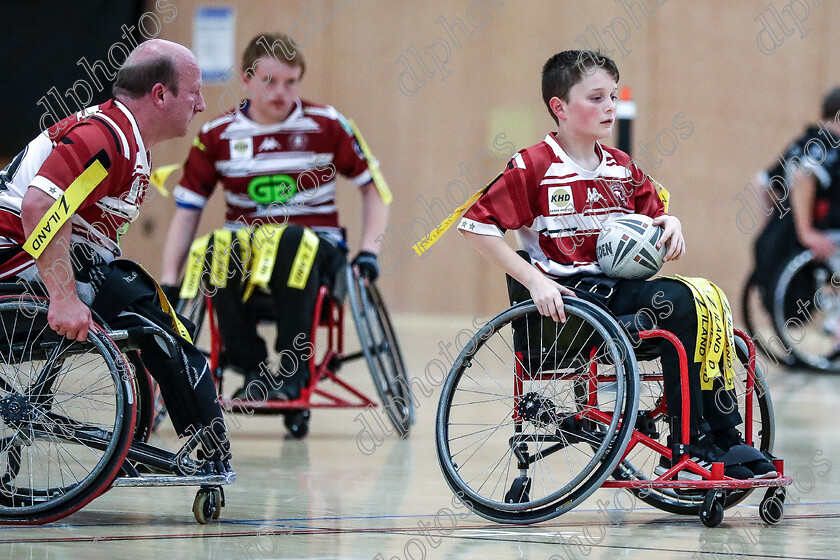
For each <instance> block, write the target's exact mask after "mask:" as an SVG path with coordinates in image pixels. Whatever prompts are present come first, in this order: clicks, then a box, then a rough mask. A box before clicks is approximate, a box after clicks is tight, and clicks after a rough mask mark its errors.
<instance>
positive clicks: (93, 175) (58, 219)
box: [23, 160, 108, 259]
mask: <svg viewBox="0 0 840 560" xmlns="http://www.w3.org/2000/svg"><path fill="white" fill-rule="evenodd" d="M107 176H108V172H107V171H105V168H104V167H103V166H102V163H101V162H100V161H99V160H95V161H94V162H93V163H92V164H91V165H90V167H88V168H87V169H85V170H84V171H83V172H82V174H81V175H79V176H78V177H76V179H75V180H74V181H73V182H72V183H70V186H69V187H67V190H66V191H64V193H62V195H61V196H60V197H58V200H56V201H55V202H54V203H53V205H52V206H50V209H49V210H47V213H46V214H44V217H43V218H41V221H40V222H38V225H37V226H36V227H35V229H34V230H32V234H31V235H30V236H29V238H28V239H27V240H26V243H24V244H23V250H24V251H26V252H27V253H29V254H30V255H32V256H33V257H35V258H36V259H37V258H38V257H40V256H41V253H43V252H44V249H45V248H46V247H47V245H49V244H50V241H52V239H53V237H55V234H56V233H58V230H59V229H61V226H63V225H64V222H66V221H67V220H68V219H70V217H71V216H72V215H73V213H74V212H75V211H76V209H77V208H78V207H79V206H81V204H82V202H84V200H85V199H86V198H87V197H88V195H89V194H90V193H92V192H93V189H95V188H96V187H97V186H98V185H99V183H101V182H102V180H103V179H105V177H107Z"/></svg>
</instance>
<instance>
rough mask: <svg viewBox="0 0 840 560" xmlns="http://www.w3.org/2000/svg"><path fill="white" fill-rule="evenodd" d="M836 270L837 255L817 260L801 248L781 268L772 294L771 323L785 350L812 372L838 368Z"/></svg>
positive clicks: (839, 270) (838, 270)
mask: <svg viewBox="0 0 840 560" xmlns="http://www.w3.org/2000/svg"><path fill="white" fill-rule="evenodd" d="M835 240H836V241H838V240H840V239H836V238H835ZM838 273H840V258H839V257H838V256H833V257H831V258H830V259H828V261H820V260H818V259H816V258H815V257H814V255H813V253H812V252H811V251H809V250H805V251H802V252H801V253H799V254H797V255H796V256H794V257H793V258H792V259H791V260H790V261H789V262H788V264H787V265H786V266H785V267H784V269H782V272H781V274H780V275H779V280H778V282H777V284H776V289H775V291H774V293H773V323H774V325H775V328H776V331H777V332H778V334H779V337H780V338H781V340H782V342H783V343H784V345H785V350H786V351H787V352H789V354H790V355H792V356H793V358H795V359H796V360H798V361H799V362H800V363H802V364H804V365H806V366H808V367H809V368H812V369H814V370H816V371H825V372H838V371H840V284H838V283H837V282H836V281H835V278H836V277H837V275H838ZM794 299H795V303H794ZM794 305H795V309H794V308H793V306H794Z"/></svg>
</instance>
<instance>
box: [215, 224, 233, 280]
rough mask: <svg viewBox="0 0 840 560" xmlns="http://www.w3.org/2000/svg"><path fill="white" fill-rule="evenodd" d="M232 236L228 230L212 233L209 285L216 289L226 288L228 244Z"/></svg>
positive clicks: (228, 265)
mask: <svg viewBox="0 0 840 560" xmlns="http://www.w3.org/2000/svg"><path fill="white" fill-rule="evenodd" d="M232 241H233V234H232V232H231V231H230V230H228V229H217V230H216V231H214V232H213V260H212V265H211V268H210V285H211V286H216V287H217V288H225V287H227V279H228V270H230V244H231V242H232Z"/></svg>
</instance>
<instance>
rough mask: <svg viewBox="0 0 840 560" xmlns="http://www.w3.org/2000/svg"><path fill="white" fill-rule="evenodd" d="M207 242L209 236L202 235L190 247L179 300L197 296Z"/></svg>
mask: <svg viewBox="0 0 840 560" xmlns="http://www.w3.org/2000/svg"><path fill="white" fill-rule="evenodd" d="M209 242H210V235H209V234H208V235H202V236H201V237H199V238H198V239H196V240H195V241H193V243H192V245H190V256H189V261H188V262H187V271H186V272H185V273H184V281H183V282H182V283H181V292H180V293H179V294H178V295H179V297H180V298H181V299H193V298H195V297H196V296H197V295H198V287H199V285H200V284H201V273H202V272H204V256H205V254H206V253H207V244H208V243H209Z"/></svg>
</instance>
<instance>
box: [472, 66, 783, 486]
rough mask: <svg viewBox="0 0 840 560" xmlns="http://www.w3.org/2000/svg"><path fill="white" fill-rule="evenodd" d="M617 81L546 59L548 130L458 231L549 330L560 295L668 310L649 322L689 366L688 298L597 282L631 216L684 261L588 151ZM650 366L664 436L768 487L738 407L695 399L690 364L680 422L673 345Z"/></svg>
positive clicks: (635, 183) (637, 178)
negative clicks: (606, 253) (605, 239)
mask: <svg viewBox="0 0 840 560" xmlns="http://www.w3.org/2000/svg"><path fill="white" fill-rule="evenodd" d="M618 79H619V73H618V68H617V67H616V65H615V63H614V62H613V61H612V60H611V59H609V58H608V57H606V56H603V55H601V54H600V53H597V52H592V51H564V52H561V53H558V54H556V55H554V56H552V57H551V58H550V59H549V60H548V61H547V62H546V63H545V65H544V67H543V72H542V95H543V100H544V101H545V104H546V106H547V107H548V111H549V113H550V114H551V116H552V118H553V119H554V120H555V122H556V123H557V130H556V131H555V132H552V133H550V134H548V135H547V136H546V137H545V139H544V140H543V141H542V142H540V143H539V144H536V145H534V146H531V147H528V148H525V149H524V150H521V151H520V152H519V153H517V154H516V155H515V156H514V157H513V159H511V161H510V162H509V163H508V165H507V168H506V169H505V170H504V172H503V173H502V174H501V176H500V178H499V179H498V180H497V181H495V182H494V183H492V184H491V185H490V186H489V188H488V189H487V190H486V191H485V192H484V193H483V195H482V196H481V197H480V198H479V199H478V200H477V201H476V202H475V204H473V205H472V206H471V207H470V208H469V210H468V211H467V212H466V214H465V215H464V217H463V219H462V220H461V222H460V223H459V226H458V228H459V229H460V230H461V232H462V233H463V234H464V236H465V237H466V238H467V240H468V241H469V242H470V243H471V244H472V245H473V246H474V247H475V248H476V249H477V250H478V251H479V253H481V254H482V255H483V256H485V257H486V258H487V259H489V260H490V261H492V262H494V263H495V264H497V265H498V266H500V267H501V268H502V269H504V270H505V272H507V274H508V275H509V276H510V277H512V278H513V279H514V280H515V281H517V282H519V283H520V284H521V285H522V286H524V287H525V288H527V290H528V292H530V295H531V298H532V299H533V301H534V303H535V304H536V307H537V309H538V311H539V313H540V314H541V315H543V316H547V317H548V316H550V317H552V318H553V319H554V320H555V321H560V322H565V315H564V309H563V296H564V295H565V296H574V295H578V296H580V297H584V298H587V299H590V300H593V299H594V300H595V301H597V302H598V303H600V304H601V305H603V306H605V307H606V308H608V309H609V310H610V311H611V312H612V313H614V314H615V315H616V316H620V315H630V314H633V313H636V312H637V311H639V310H640V309H660V308H662V307H663V304H662V302H663V301H667V302H668V303H669V304H670V306H671V308H672V311H671V312H670V313H659V314H658V316H657V323H658V324H657V325H656V328H660V329H665V330H668V331H671V332H672V333H674V334H675V335H676V336H677V337H678V338H679V339H680V340H681V341H682V343H683V345H684V346H685V350H686V353H687V355H688V356H689V357H691V356H694V351H695V340H696V335H697V318H696V314H695V308H694V302H693V296H692V293H691V290H690V289H689V288H688V287H687V286H685V285H684V284H682V283H680V282H678V281H676V280H671V279H663V278H658V279H653V280H649V281H643V280H622V279H615V278H607V277H606V276H604V275H603V274H602V271H601V269H600V267H599V266H598V262H597V259H596V252H595V243H596V239H597V237H598V233H599V232H600V230H601V228H603V227H606V226H608V225H609V223H610V222H611V221H612V220H614V219H616V218H619V217H621V216H624V215H627V214H631V213H640V214H645V215H647V216H650V217H652V218H653V223H654V225H656V226H660V227H662V229H663V232H662V235H661V238H660V241H659V246H661V244H662V243H665V244H666V247H667V252H666V254H665V260H666V261H667V260H675V259H678V258H680V257H681V256H682V255H683V254H684V253H685V241H684V239H683V234H682V226H681V224H680V221H679V220H678V219H677V218H676V217H674V216H671V215H668V214H666V213H665V211H664V207H663V204H662V202H661V201H660V199H659V197H658V195H657V192H656V189H655V188H654V186H653V184H652V182H651V181H650V179H649V178H648V177H647V176H646V175H645V174H644V173H643V172H642V171H641V170H640V169H639V168H638V167H637V166H636V164H635V163H634V162H633V161H632V160H631V158H630V156H628V155H627V154H625V153H623V152H621V151H620V150H617V149H615V148H612V147H608V146H603V145H602V144H601V143H600V142H599V140H601V139H603V138H606V137H608V136H609V135H610V134H611V133H612V128H613V124H614V122H615V100H616V91H617V82H618ZM506 230H515V231H516V232H517V234H518V238H519V241H520V243H521V245H522V248H523V249H524V250H525V251H526V252H527V255H528V259H527V260H525V259H523V258H521V257H520V256H519V255H517V253H516V252H515V251H514V250H513V249H512V248H510V247H509V246H508V245H507V243H506V242H505V241H504V238H503V236H504V233H505V231H506ZM661 362H662V367H663V375H664V384H665V388H664V390H665V398H666V402H667V405H668V413H669V416H670V417H671V420H672V422H671V434H679V433H681V432H680V428H679V426H680V422H683V421H688V422H689V423H690V434H691V443H690V445H689V449H688V453H689V454H690V455H691V456H693V457H695V458H697V459H699V460H702V461H706V462H716V461H720V462H723V463H724V465H725V473H726V474H727V476H731V477H733V478H739V479H749V478H755V477H761V478H763V477H771V476H775V475H776V472H775V469H774V467H773V464H772V463H771V462H770V461H768V460H767V459H766V458H765V457H764V456H763V455H762V454H761V453H760V452H759V451H757V450H756V449H754V448H752V447H751V446H748V445H746V444H745V443H744V442H743V439H742V438H741V435H740V432H739V431H738V429H737V428H736V426H737V425H738V424H740V423H741V421H742V420H741V418H740V414H739V413H738V409H737V406H734V407H733V406H728V407H727V406H726V401H729V402H730V403H731V402H735V401H734V400H733V399H734V397H733V396H732V395H729V393H728V392H726V391H723V388H722V386H718V385H719V384H716V387H715V389H720V390H721V391H723V392H722V393H718V391H701V385H700V364H699V363H697V362H693V361H691V360H689V362H690V363H689V394H688V395H685V398H688V399H690V405H691V418H690V419H684V418H679V417H678V411H679V407H680V403H681V402H682V400H681V399H682V397H683V396H682V395H681V394H680V381H679V361H678V355H677V352H676V350H675V348H674V347H673V346H672V345H670V344H667V343H663V344H662V345H661ZM718 381H719V378H718ZM716 393H718V396H717V399H716V398H715V394H716ZM721 395H723V398H721ZM726 395H728V397H727V396H726ZM717 403H721V404H722V406H718V405H717ZM675 439H676V438H675ZM676 444H677V442H676V441H673V442H672V445H674V446H676ZM677 455H679V453H677V452H676V451H675V455H674V456H675V457H676V456H677Z"/></svg>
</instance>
